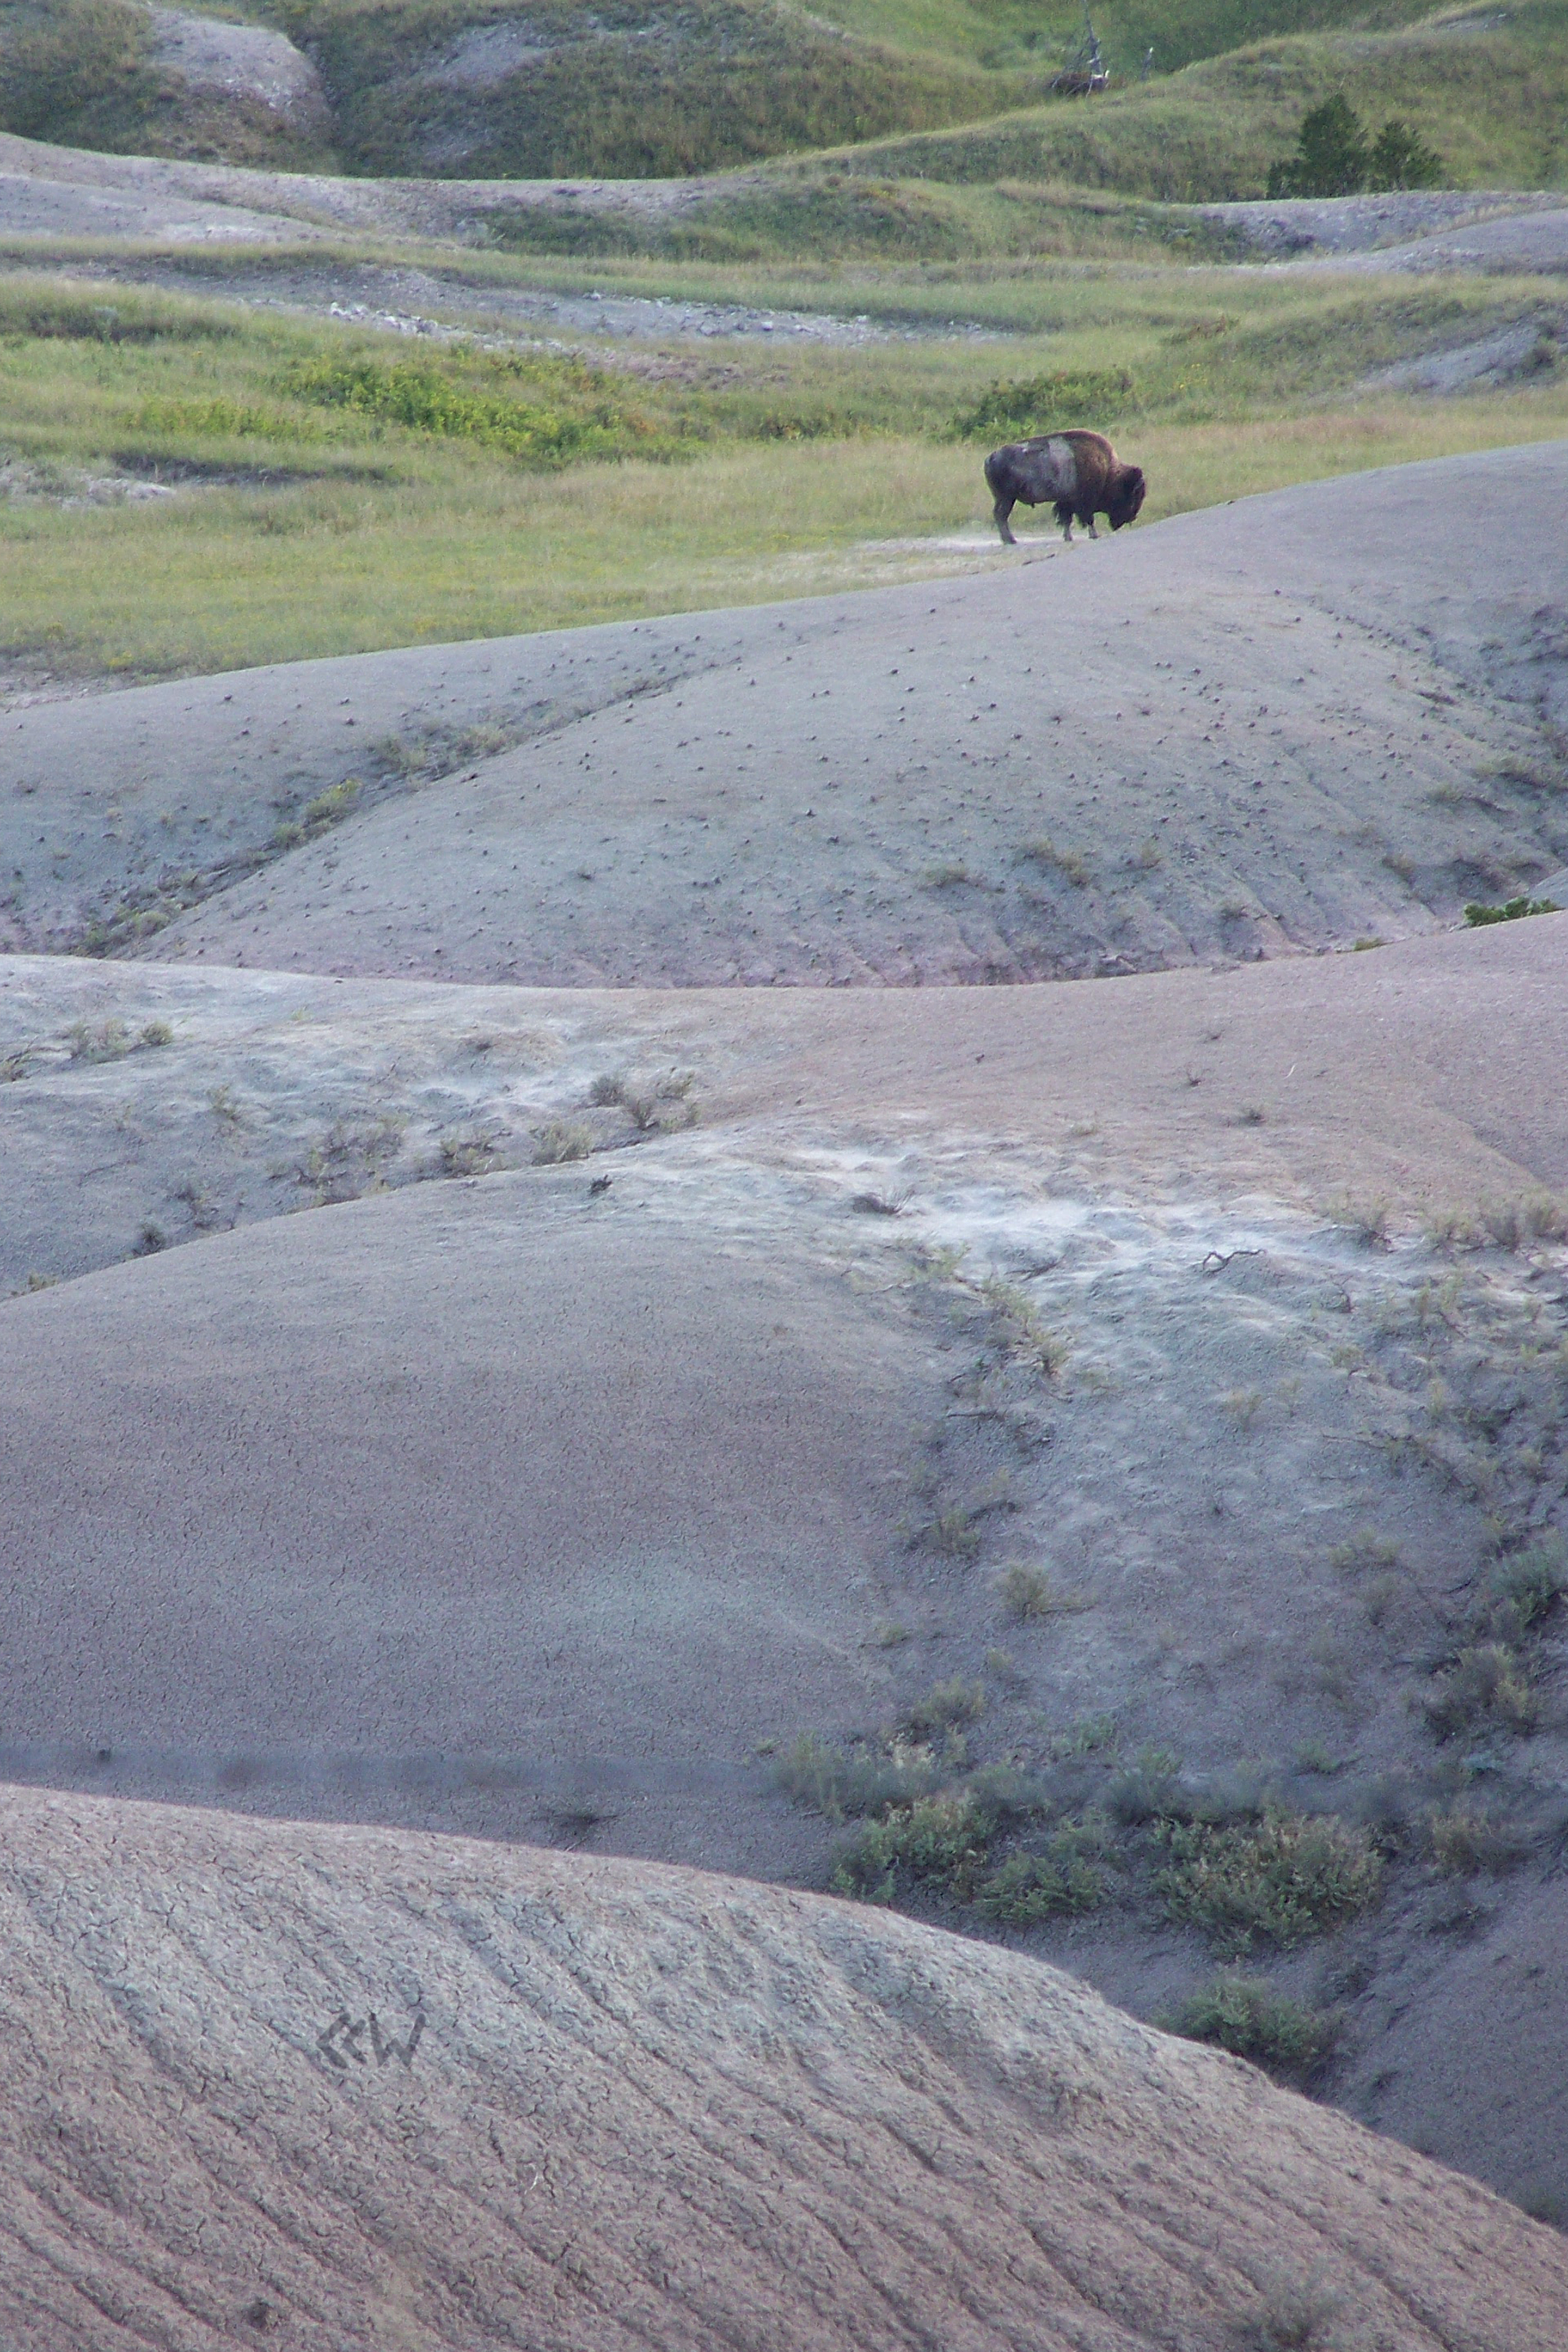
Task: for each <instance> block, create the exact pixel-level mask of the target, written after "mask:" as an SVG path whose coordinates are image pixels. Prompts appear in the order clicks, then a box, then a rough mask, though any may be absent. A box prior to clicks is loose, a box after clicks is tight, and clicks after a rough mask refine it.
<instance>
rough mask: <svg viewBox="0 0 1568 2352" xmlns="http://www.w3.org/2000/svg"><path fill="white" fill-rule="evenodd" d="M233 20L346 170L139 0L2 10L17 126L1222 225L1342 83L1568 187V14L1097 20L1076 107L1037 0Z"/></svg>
mask: <svg viewBox="0 0 1568 2352" xmlns="http://www.w3.org/2000/svg"><path fill="white" fill-rule="evenodd" d="M216 13H221V14H227V15H233V16H250V17H253V18H257V19H258V20H260V21H263V22H267V23H269V24H272V25H275V26H279V27H281V28H283V29H286V30H287V31H288V32H289V34H290V35H291V37H293V38H294V39H295V40H296V41H297V42H298V43H300V45H301V46H303V47H307V48H308V49H309V51H310V54H311V55H312V56H313V57H314V58H316V59H317V60H318V62H319V64H320V67H321V72H322V75H323V78H324V81H325V86H326V90H327V95H328V98H329V100H330V103H331V111H332V117H333V126H334V127H333V131H332V138H331V146H330V147H329V148H323V149H321V151H320V152H315V151H311V152H305V151H304V150H303V149H300V148H299V147H298V142H294V143H293V144H290V138H289V134H287V133H286V132H284V131H281V130H280V129H279V125H278V124H277V123H276V122H273V123H271V125H270V127H268V121H267V120H266V110H265V109H259V108H258V107H256V106H254V105H252V106H249V107H248V108H247V106H245V105H243V104H239V103H236V104H233V105H230V106H229V107H228V108H227V110H226V111H225V109H224V108H223V107H221V106H220V107H218V108H217V110H216V111H215V110H214V107H213V105H212V103H211V102H208V101H203V102H201V103H200V104H195V103H194V102H193V101H192V100H190V98H189V96H188V94H187V95H185V96H184V97H183V98H182V97H181V96H180V95H179V94H178V93H177V92H174V91H172V90H171V89H170V87H169V86H168V85H167V83H166V79H160V76H159V74H158V73H157V72H155V71H154V70H153V68H152V66H151V64H150V61H149V60H150V49H149V34H148V29H147V23H146V19H145V18H144V16H142V15H141V14H140V13H139V12H138V10H137V9H136V8H135V7H133V6H131V5H128V0H0V128H8V129H12V130H16V131H22V132H24V133H26V135H28V136H31V137H44V138H53V139H63V140H65V141H67V142H77V143H79V144H84V145H95V146H101V147H108V148H113V149H120V150H141V151H142V152H150V153H165V154H202V155H214V156H218V155H223V154H226V153H227V154H229V155H230V156H231V157H232V159H233V160H235V161H238V162H245V163H258V162H260V163H268V162H270V163H277V164H279V165H281V166H283V167H285V168H292V169H306V168H330V167H331V166H333V165H334V164H335V165H336V166H337V167H339V168H342V169H344V170H347V171H350V172H362V173H388V174H400V173H425V174H434V175H438V176H439V175H446V176H453V175H457V176H468V177H493V176H500V177H542V178H547V179H554V178H560V177H563V176H584V175H598V176H609V177H617V176H626V175H633V176H636V175H656V176H657V175H669V174H677V175H679V174H685V173H704V172H710V171H714V170H719V169H722V168H724V167H727V166H731V165H736V164H743V163H752V162H756V161H758V160H760V159H764V158H769V157H774V158H776V157H783V156H786V155H791V154H803V153H816V152H819V151H824V150H832V151H835V152H837V151H843V152H841V153H840V154H839V157H838V160H839V162H840V163H841V165H842V167H843V168H844V169H846V170H847V171H850V172H852V173H857V174H858V175H861V176H867V175H869V176H871V177H873V178H876V179H879V180H881V181H885V182H908V181H910V180H919V179H924V180H939V181H948V182H952V183H967V184H994V183H996V182H998V181H1004V182H1006V181H1011V182H1015V183H1022V184H1026V186H1028V187H1038V186H1039V185H1040V184H1071V185H1074V186H1076V187H1079V188H1100V189H1115V190H1120V191H1121V192H1123V193H1125V194H1131V195H1138V196H1144V197H1155V198H1163V199H1167V200H1173V201H1188V200H1192V201H1206V200H1210V199H1214V198H1222V197H1230V196H1237V195H1251V194H1259V193H1261V190H1262V187H1263V183H1264V178H1265V175H1266V173H1267V170H1268V164H1269V163H1270V162H1271V161H1273V160H1275V158H1277V157H1278V156H1280V155H1283V154H1285V153H1287V152H1289V149H1290V147H1291V145H1292V143H1293V140H1294V135H1295V131H1296V127H1297V125H1298V123H1299V121H1300V116H1301V114H1302V112H1303V111H1304V110H1306V108H1307V107H1309V106H1310V105H1312V104H1314V103H1315V102H1317V101H1318V100H1321V99H1322V98H1323V97H1324V96H1326V95H1328V94H1329V93H1330V92H1331V91H1334V90H1337V89H1345V90H1346V91H1347V92H1348V93H1349V94H1350V95H1351V96H1352V98H1354V99H1355V100H1356V102H1357V103H1358V105H1359V106H1360V107H1361V109H1362V110H1363V113H1368V112H1369V113H1372V114H1373V115H1376V116H1379V117H1381V116H1383V115H1385V114H1388V113H1396V114H1400V115H1404V116H1408V117H1410V118H1411V119H1412V120H1413V121H1415V122H1416V123H1417V125H1418V126H1419V128H1420V129H1421V130H1422V131H1423V132H1424V134H1425V135H1426V137H1427V138H1428V139H1430V140H1431V141H1432V142H1435V144H1436V147H1437V150H1438V152H1439V153H1440V154H1441V155H1442V157H1443V159H1444V162H1445V164H1446V166H1447V176H1448V179H1449V180H1450V182H1451V184H1454V185H1457V186H1461V187H1469V186H1480V185H1492V186H1498V185H1500V186H1531V187H1539V186H1555V185H1559V184H1562V183H1563V179H1564V177H1565V175H1568V0H1521V5H1517V6H1514V7H1510V9H1509V10H1508V11H1507V12H1506V13H1500V14H1490V15H1486V14H1482V15H1478V14H1476V13H1474V12H1471V13H1468V14H1467V13H1465V12H1464V11H1463V10H1462V9H1459V10H1456V9H1454V8H1452V7H1450V8H1449V9H1448V10H1447V11H1446V12H1440V13H1438V14H1436V15H1434V14H1433V13H1432V12H1431V9H1430V5H1429V0H1191V5H1188V0H1184V5H1181V6H1180V7H1178V6H1177V5H1174V0H1106V5H1105V8H1104V10H1103V11H1102V12H1101V13H1100V14H1099V15H1098V16H1097V19H1096V21H1097V25H1098V27H1099V30H1100V35H1101V37H1102V40H1103V42H1104V47H1105V54H1106V57H1107V58H1108V60H1109V62H1110V66H1111V68H1112V69H1113V74H1114V77H1115V82H1114V87H1113V89H1112V90H1111V91H1110V93H1109V94H1108V95H1106V96H1104V97H1101V98H1097V99H1096V100H1093V101H1092V102H1087V103H1085V102H1074V101H1071V100H1062V99H1058V98H1051V97H1049V96H1048V95H1047V82H1048V79H1049V77H1050V75H1051V74H1052V73H1053V72H1054V70H1055V69H1056V68H1057V66H1058V64H1060V63H1061V61H1062V59H1063V58H1064V56H1065V55H1066V53H1067V52H1068V49H1069V48H1070V47H1071V46H1072V44H1073V43H1074V41H1075V40H1076V38H1077V37H1078V34H1079V29H1080V24H1081V17H1080V12H1079V8H1078V7H1077V6H1076V5H1072V0H1050V5H1049V6H1048V7H1047V9H1046V10H1045V12H1044V13H1039V12H1037V11H1033V10H1031V9H1028V8H1026V7H1025V6H1024V5H1023V0H995V5H994V6H986V7H985V8H984V9H983V8H982V7H981V6H980V5H978V0H834V5H831V6H830V7H829V8H827V9H826V10H807V9H805V8H804V7H801V6H798V5H795V0H683V5H682V7H681V8H680V10H679V12H677V13H672V12H670V11H669V10H668V9H667V8H665V7H663V6H662V5H659V0H594V5H593V6H592V7H590V6H589V5H587V0H532V4H531V5H530V6H529V7H528V8H527V9H526V11H524V10H523V9H522V8H521V5H519V0H223V5H221V6H220V8H219V9H218V10H217V12H216ZM1150 51H1152V62H1153V68H1154V70H1153V72H1152V78H1151V79H1148V80H1147V81H1140V80H1139V79H1137V76H1138V73H1139V70H1140V68H1141V65H1142V60H1143V58H1144V57H1145V54H1146V53H1147V52H1150ZM1009 110H1011V111H1009ZM812 177H813V181H814V184H816V187H817V194H816V197H815V198H814V199H812V200H811V201H810V203H807V202H806V200H805V199H804V198H802V197H801V195H800V194H799V192H798V191H797V192H796V194H795V199H794V205H795V214H794V216H785V215H786V214H787V211H788V207H787V205H785V207H784V213H781V212H780V205H781V204H783V203H784V200H783V199H781V198H776V197H775V198H773V199H771V200H767V199H764V200H763V201H760V202H759V201H757V200H752V201H751V202H750V203H749V205H748V201H747V200H746V199H744V198H742V199H740V200H739V201H738V203H737V201H736V200H734V199H733V198H731V199H729V200H727V201H728V202H729V205H730V213H731V215H733V217H732V218H731V217H727V216H725V215H724V212H723V205H722V204H721V207H720V214H719V215H716V216H715V217H713V218H712V219H710V220H709V221H708V222H707V224H706V228H707V233H708V236H709V243H708V245H707V246H706V247H705V248H704V249H706V250H708V251H710V252H713V253H719V252H721V251H731V252H733V251H737V250H739V249H741V248H740V247H738V246H737V245H736V244H735V242H734V239H735V238H736V237H737V236H738V237H740V238H741V239H742V241H743V240H744V239H745V238H746V237H748V236H749V237H751V238H752V241H753V247H754V246H755V240H756V238H757V236H759V235H760V234H761V235H763V236H764V237H766V238H769V239H771V246H770V249H774V250H777V249H782V248H783V247H784V246H785V245H787V244H788V242H789V240H790V238H791V237H792V236H794V237H795V238H796V239H797V240H798V239H799V238H800V237H801V236H809V234H810V232H811V230H812V226H813V222H812V220H808V219H807V218H806V217H805V213H806V212H807V211H809V212H811V213H812V214H813V215H814V217H815V218H816V219H817V220H820V221H821V222H822V223H824V224H825V225H826V226H829V227H831V226H832V216H833V215H834V212H835V210H836V209H837V211H838V212H839V213H842V212H843V211H844V210H845V209H846V208H847V204H848V200H841V201H840V202H839V203H838V204H837V207H836V206H835V205H833V204H831V203H829V202H827V201H826V198H825V195H824V193H823V191H822V188H821V181H822V178H823V172H822V169H821V167H820V165H819V164H817V165H814V166H813V167H812ZM861 201H862V202H863V200H861ZM770 202H771V205H772V217H771V219H770V218H764V215H768V214H769V207H770ZM872 209H873V211H877V210H879V211H880V215H881V217H880V219H879V221H878V222H877V223H875V224H873V225H872V226H871V227H869V228H868V227H866V226H865V225H864V224H862V232H861V233H862V242H863V244H865V246H866V247H867V249H887V250H900V249H901V250H908V251H910V252H921V253H937V252H942V251H952V250H961V249H964V248H963V246H962V244H961V243H960V244H955V243H954V242H953V239H954V237H955V236H961V235H962V229H963V224H962V222H955V220H954V218H953V215H952V208H951V207H948V208H947V209H946V211H945V212H944V210H943V208H942V206H940V205H938V206H934V207H933V206H929V205H928V206H926V207H923V208H922V207H921V205H920V203H919V202H918V200H917V199H915V198H913V197H911V196H910V195H909V194H907V193H905V194H899V195H889V196H887V197H884V198H883V199H882V200H881V203H880V205H879V206H877V205H873V206H872ZM725 234H728V235H729V236H731V243H730V244H729V245H728V246H727V247H725V246H723V245H722V244H721V243H715V242H714V239H715V238H719V237H721V236H722V235H725ZM593 242H594V240H593V236H592V235H591V234H590V233H588V232H587V231H584V234H583V236H580V238H579V245H580V247H581V248H582V249H591V248H592V247H593ZM600 245H601V247H602V245H603V236H602V235H601V237H600Z"/></svg>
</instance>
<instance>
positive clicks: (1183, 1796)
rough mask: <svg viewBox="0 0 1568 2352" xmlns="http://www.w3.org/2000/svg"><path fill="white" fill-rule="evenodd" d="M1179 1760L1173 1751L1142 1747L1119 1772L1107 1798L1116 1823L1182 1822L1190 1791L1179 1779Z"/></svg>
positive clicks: (1189, 1804) (1187, 1811) (1188, 1809)
mask: <svg viewBox="0 0 1568 2352" xmlns="http://www.w3.org/2000/svg"><path fill="white" fill-rule="evenodd" d="M1181 1769H1182V1759H1181V1758H1180V1757H1179V1756H1178V1755H1177V1753H1176V1751H1175V1749H1174V1748H1140V1749H1139V1751H1138V1754H1137V1756H1136V1757H1135V1758H1134V1759H1133V1760H1132V1762H1131V1764H1130V1765H1128V1766H1126V1767H1125V1768H1124V1769H1123V1770H1121V1771H1120V1772H1118V1774H1117V1775H1116V1778H1115V1779H1114V1780H1112V1781H1111V1784H1110V1793H1109V1795H1108V1797H1107V1799H1106V1801H1107V1803H1108V1804H1109V1805H1110V1811H1111V1812H1112V1813H1113V1814H1114V1815H1115V1817H1116V1819H1117V1820H1118V1821H1119V1822H1175V1821H1185V1820H1186V1819H1187V1818H1188V1816H1189V1815H1190V1814H1191V1812H1192V1810H1193V1792H1192V1790H1190V1789H1189V1788H1187V1787H1186V1785H1185V1783H1184V1781H1183V1780H1182V1779H1181V1778H1180V1774H1181Z"/></svg>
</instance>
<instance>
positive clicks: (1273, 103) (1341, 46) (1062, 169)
mask: <svg viewBox="0 0 1568 2352" xmlns="http://www.w3.org/2000/svg"><path fill="white" fill-rule="evenodd" d="M1339 89H1342V90H1344V91H1345V92H1346V93H1347V94H1348V95H1349V96H1350V97H1351V98H1352V100H1353V101H1354V103H1355V105H1356V106H1357V108H1358V109H1359V110H1360V111H1361V113H1362V114H1363V116H1366V117H1368V118H1370V119H1372V120H1373V121H1377V120H1381V119H1382V118H1383V117H1384V116H1385V115H1390V114H1400V115H1405V116H1406V117H1408V118H1409V119H1410V120H1411V121H1414V122H1415V123H1417V124H1418V125H1419V127H1420V129H1421V131H1423V133H1424V135H1425V136H1426V138H1428V139H1429V140H1431V142H1433V143H1434V145H1436V148H1437V150H1438V152H1439V153H1440V154H1441V155H1442V157H1443V160H1444V163H1445V164H1446V166H1447V172H1446V179H1447V184H1449V185H1451V186H1454V187H1461V188H1463V187H1485V186H1491V187H1527V188H1528V187H1555V186H1560V185H1562V184H1563V183H1564V182H1565V181H1568V0H1523V5H1519V6H1516V7H1512V8H1510V10H1509V11H1508V13H1507V14H1506V15H1501V14H1499V15H1488V16H1477V15H1470V14H1462V13H1458V12H1453V13H1449V14H1446V15H1443V16H1433V17H1429V18H1427V19H1426V22H1424V23H1422V24H1419V25H1414V26H1405V27H1403V28H1401V29H1398V30H1394V31H1390V32H1382V33H1366V32H1346V31H1341V32H1335V33H1325V34H1316V35H1310V36H1303V37H1299V38H1294V39H1289V40H1273V41H1267V42H1262V43H1259V44H1258V45H1257V46H1255V47H1251V48H1247V49H1242V50H1238V51H1237V52H1235V53H1233V54H1231V55H1229V56H1226V57H1222V58H1214V59H1211V60H1209V61H1207V62H1205V63H1204V64H1201V65H1194V66H1189V67H1188V68H1185V69H1184V71H1183V72H1181V73H1177V74H1172V75H1170V76H1168V77H1165V78H1164V79H1154V80H1152V81H1150V82H1148V83H1145V84H1142V85H1140V86H1138V87H1136V88H1133V89H1126V90H1123V91H1121V93H1115V92H1112V93H1110V94H1109V95H1107V96H1106V97H1104V98H1101V99H1098V100H1094V101H1093V102H1092V103H1088V104H1084V103H1079V104H1072V103H1066V104H1064V103H1053V104H1050V105H1048V106H1044V107H1039V108H1036V109H1034V110H1030V111H1028V112H1026V113H1020V114H1015V115H1012V116H1009V117H1006V118H1005V119H1003V120H1001V121H995V122H988V123H984V124H979V125H976V126H974V127H973V128H972V129H969V130H967V131H957V132H949V133H945V134H937V135H935V136H932V137H927V138H921V139H904V140H896V141H885V142H881V143H879V144H878V145H876V146H873V147H871V148H869V149H867V150H864V151H862V152H859V153H858V154H855V155H846V156H844V157H843V158H842V162H843V164H844V167H845V168H846V169H847V170H855V171H863V172H868V173H876V174H878V175H879V176H882V175H887V176H893V177H899V178H913V177H920V178H930V179H934V180H947V181H955V182H961V183H981V182H985V181H996V180H1009V179H1011V180H1019V181H1027V182H1053V181H1054V182H1066V183H1068V184H1074V185H1077V186H1079V187H1091V188H1114V189H1119V190H1121V191H1123V192H1125V193H1127V194H1136V195H1142V196H1152V197H1157V198H1163V199H1164V200H1166V201H1168V202H1176V203H1202V202H1210V201H1215V200H1218V199H1224V198H1229V197H1237V196H1256V195H1261V194H1262V193H1263V185H1264V181H1265V178H1266V176H1267V173H1268V165H1269V163H1271V162H1272V161H1273V160H1274V159H1275V158H1276V157H1278V156H1283V155H1287V154H1289V152H1290V151H1291V149H1292V148H1293V146H1294V144H1295V137H1296V131H1297V128H1298V126H1299V124H1300V119H1301V116H1302V114H1303V113H1304V112H1305V110H1306V109H1307V108H1308V107H1310V106H1313V105H1316V104H1317V103H1318V102H1319V101H1320V100H1321V99H1323V98H1326V97H1328V96H1330V95H1331V93H1332V92H1333V91H1335V90H1339Z"/></svg>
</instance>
